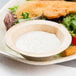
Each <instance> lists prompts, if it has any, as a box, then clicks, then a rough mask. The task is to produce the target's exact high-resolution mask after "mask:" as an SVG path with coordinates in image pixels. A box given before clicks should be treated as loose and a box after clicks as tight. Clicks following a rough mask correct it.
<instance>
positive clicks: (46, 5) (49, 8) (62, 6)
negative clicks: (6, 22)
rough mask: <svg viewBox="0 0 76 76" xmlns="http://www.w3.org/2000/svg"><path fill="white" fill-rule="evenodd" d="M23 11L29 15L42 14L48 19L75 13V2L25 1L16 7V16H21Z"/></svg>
mask: <svg viewBox="0 0 76 76" xmlns="http://www.w3.org/2000/svg"><path fill="white" fill-rule="evenodd" d="M24 12H29V13H30V17H36V16H40V15H43V16H45V17H46V18H48V19H53V18H59V17H61V16H66V15H67V14H69V13H76V2H67V1H27V2H25V3H23V4H21V5H20V6H19V8H18V9H17V11H16V15H17V18H21V14H22V13H24Z"/></svg>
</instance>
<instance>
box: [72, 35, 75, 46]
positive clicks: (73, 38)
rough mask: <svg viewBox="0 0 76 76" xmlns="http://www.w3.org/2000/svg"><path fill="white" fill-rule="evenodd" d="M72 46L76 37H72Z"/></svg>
mask: <svg viewBox="0 0 76 76" xmlns="http://www.w3.org/2000/svg"><path fill="white" fill-rule="evenodd" d="M72 45H76V36H73V37H72Z"/></svg>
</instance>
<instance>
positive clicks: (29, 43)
mask: <svg viewBox="0 0 76 76" xmlns="http://www.w3.org/2000/svg"><path fill="white" fill-rule="evenodd" d="M60 44H61V42H60V40H59V39H58V38H57V37H56V35H55V34H50V33H47V32H42V31H33V32H29V33H27V34H24V35H22V36H20V37H19V38H18V39H17V41H16V47H17V48H18V49H20V50H23V51H26V52H32V53H33V52H34V53H42V52H49V51H53V50H55V49H56V48H58V47H59V46H60Z"/></svg>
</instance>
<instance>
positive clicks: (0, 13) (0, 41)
mask: <svg viewBox="0 0 76 76" xmlns="http://www.w3.org/2000/svg"><path fill="white" fill-rule="evenodd" d="M24 1H25V0H11V1H10V2H9V3H7V4H6V5H5V6H4V7H3V8H2V9H1V10H0V53H1V54H4V55H6V56H8V57H10V58H12V59H15V60H17V61H20V62H23V63H27V64H32V65H49V64H55V63H61V62H65V61H69V60H73V59H76V55H72V56H68V57H63V58H58V59H56V58H54V59H53V60H51V59H50V60H48V61H43V62H41V61H40V62H39V61H29V60H27V59H26V58H24V57H22V56H21V55H19V54H18V53H16V52H14V51H13V50H11V49H9V48H8V47H7V46H6V45H5V42H4V36H5V33H6V30H5V25H4V22H3V19H4V17H5V15H6V13H8V8H9V7H12V6H14V5H19V4H21V3H23V2H24Z"/></svg>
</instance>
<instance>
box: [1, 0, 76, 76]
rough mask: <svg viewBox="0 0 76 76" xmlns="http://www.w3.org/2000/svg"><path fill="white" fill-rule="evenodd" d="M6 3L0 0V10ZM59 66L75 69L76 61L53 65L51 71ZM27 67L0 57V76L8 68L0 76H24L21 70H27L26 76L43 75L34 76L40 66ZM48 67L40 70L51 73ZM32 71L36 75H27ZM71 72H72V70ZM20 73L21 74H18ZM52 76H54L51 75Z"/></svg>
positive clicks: (4, 0) (6, 0)
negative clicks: (3, 72)
mask: <svg viewBox="0 0 76 76" xmlns="http://www.w3.org/2000/svg"><path fill="white" fill-rule="evenodd" d="M8 1H9V0H0V8H2V7H3V6H4V5H5V4H6V3H7V2H8ZM59 65H63V66H67V67H72V68H75V67H76V60H72V61H68V62H64V63H60V64H57V65H54V66H52V69H53V68H54V69H55V67H58V68H61V67H62V66H59ZM29 66H31V65H25V64H23V63H20V62H17V61H14V60H11V59H9V58H6V57H5V56H3V55H0V76H1V75H2V73H1V72H2V71H5V70H7V69H8V68H11V70H10V69H8V70H7V72H5V74H4V75H2V76H6V74H7V73H8V76H22V75H23V76H25V71H23V70H26V69H27V71H26V76H43V74H42V73H43V72H42V73H41V75H36V73H37V72H38V71H39V72H40V70H39V68H40V66H39V67H38V66H37V67H36V66H31V68H30V67H29ZM41 67H42V66H41ZM50 67H51V65H50V66H47V67H46V66H45V67H42V69H41V70H43V69H44V71H46V69H48V70H47V72H49V71H50V72H51V70H50V69H49V68H50ZM32 69H33V72H34V71H35V70H36V69H37V70H38V71H36V73H34V74H32V73H33V72H31V73H29V71H31V70H32ZM68 69H69V68H67V71H68ZM57 70H58V69H57ZM62 70H63V69H62ZM72 70H74V69H72ZM70 71H71V70H70ZM20 72H22V73H20ZM75 72H76V69H75V70H74V74H75ZM10 73H11V74H12V75H11V74H10ZM15 73H16V74H15ZM45 73H46V72H45ZM31 74H32V75H31ZM48 74H50V73H48ZM52 74H53V73H52ZM44 76H49V75H46V74H45V75H44ZM52 76H54V75H52ZM59 76H60V75H59ZM69 76H72V75H71V74H70V75H69Z"/></svg>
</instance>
